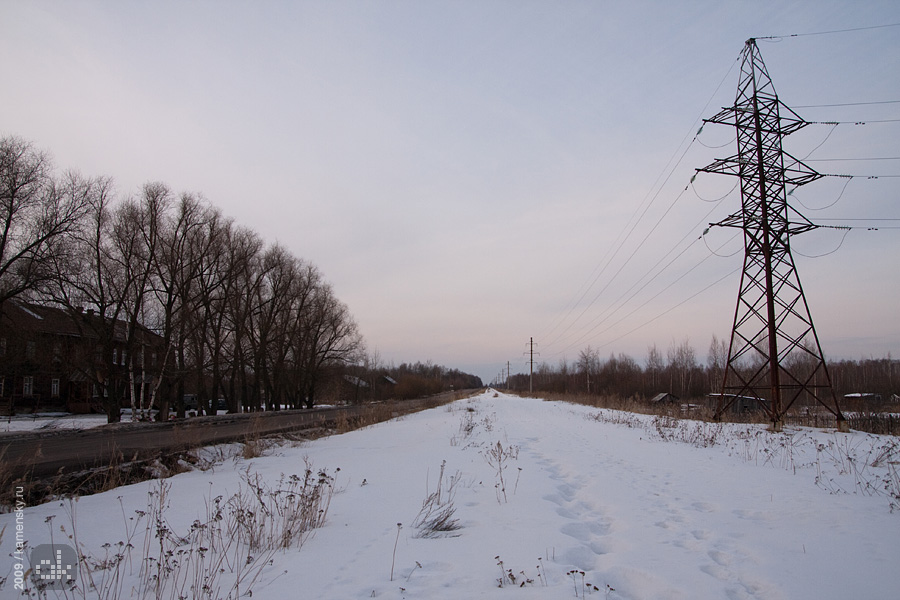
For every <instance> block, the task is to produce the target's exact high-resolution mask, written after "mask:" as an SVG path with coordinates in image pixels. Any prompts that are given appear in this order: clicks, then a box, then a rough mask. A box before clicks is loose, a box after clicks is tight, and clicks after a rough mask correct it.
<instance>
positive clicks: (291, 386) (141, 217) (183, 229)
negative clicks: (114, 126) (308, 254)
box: [0, 137, 363, 421]
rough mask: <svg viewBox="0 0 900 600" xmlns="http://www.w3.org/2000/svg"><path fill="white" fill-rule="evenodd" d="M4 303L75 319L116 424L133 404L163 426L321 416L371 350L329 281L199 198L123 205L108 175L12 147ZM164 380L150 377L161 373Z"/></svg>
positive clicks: (0, 143)
mask: <svg viewBox="0 0 900 600" xmlns="http://www.w3.org/2000/svg"><path fill="white" fill-rule="evenodd" d="M0 221H2V223H0V227H2V233H0V235H2V237H0V305H2V303H3V302H4V301H8V300H10V299H12V298H21V299H24V300H28V301H31V302H43V303H52V304H54V305H57V306H62V307H64V308H66V309H67V310H68V311H70V313H71V314H72V315H73V317H74V321H75V322H76V323H77V324H78V326H79V327H80V328H82V329H83V333H84V335H86V336H88V337H90V338H92V339H95V340H96V342H97V343H96V346H97V356H89V357H85V361H84V362H83V365H85V368H84V369H83V370H84V373H85V376H87V377H89V379H90V380H91V381H93V383H94V384H95V385H96V386H98V387H99V388H100V389H102V390H103V396H104V398H105V400H104V405H105V409H106V412H107V414H108V418H109V420H110V421H114V420H118V418H119V406H120V403H121V402H122V401H123V400H125V399H126V398H127V399H130V401H131V403H132V406H133V408H134V409H135V410H136V411H139V412H140V411H143V410H144V409H146V408H147V407H149V406H150V405H151V404H155V405H157V406H159V407H160V409H161V412H162V414H163V415H165V414H167V413H168V411H169V409H170V407H171V408H174V409H175V410H178V411H182V412H183V410H184V407H183V404H182V399H183V398H184V396H185V393H191V394H195V395H196V397H197V401H198V404H199V409H200V410H201V411H204V412H206V411H210V410H212V411H214V410H215V403H216V402H217V401H218V399H219V398H222V399H224V401H225V403H226V404H227V408H228V410H229V411H239V410H260V409H263V408H265V409H269V410H273V409H278V408H279V407H282V406H289V407H300V406H306V407H311V406H312V405H313V404H314V403H315V401H316V396H317V391H318V390H319V389H320V384H321V382H322V379H323V377H325V376H326V375H327V374H328V373H329V372H330V371H331V370H333V369H334V368H335V367H336V366H339V365H342V364H346V363H350V362H353V361H355V360H356V359H357V358H358V357H359V356H360V355H361V353H362V352H363V341H362V338H361V336H360V334H359V332H358V329H357V326H356V323H355V321H354V319H353V317H352V316H351V314H350V312H349V310H348V309H347V307H346V306H345V305H344V304H343V303H342V302H340V301H339V300H338V299H337V298H336V296H335V294H334V291H333V290H332V288H331V287H330V285H329V284H328V283H327V282H325V281H324V279H323V277H322V275H321V273H320V272H319V270H318V269H317V268H316V267H315V266H314V265H312V264H310V263H308V262H306V261H304V260H302V259H300V258H297V257H295V256H293V255H292V254H291V253H290V252H289V251H288V250H287V249H286V248H284V247H283V246H280V245H278V244H268V245H267V244H266V243H264V241H263V240H262V239H261V238H260V236H259V235H258V234H257V233H256V232H254V231H252V230H250V229H248V228H246V227H242V226H240V225H237V224H236V223H234V221H233V220H231V219H229V218H227V217H225V216H223V214H222V213H221V211H220V210H219V209H217V208H215V207H213V206H211V205H209V204H208V203H206V202H205V201H203V200H202V199H201V198H199V197H197V196H196V195H193V194H187V193H185V194H181V195H176V194H174V193H173V192H172V191H171V190H169V189H168V187H167V186H165V185H164V184H162V183H148V184H146V185H145V186H144V187H143V188H142V190H141V191H140V193H139V194H138V195H136V196H134V197H129V198H124V199H120V198H118V197H117V195H116V193H115V190H114V186H113V182H112V180H110V179H108V178H85V177H82V176H80V175H77V174H73V173H66V174H64V175H62V176H57V175H55V173H54V172H53V169H52V166H51V164H50V160H49V158H48V157H47V155H46V154H44V153H42V152H39V151H36V150H35V149H34V148H33V147H32V145H31V144H30V143H28V142H26V141H23V140H21V139H18V138H13V137H7V138H2V139H0ZM151 373H153V374H156V376H152V377H151V376H150V374H151Z"/></svg>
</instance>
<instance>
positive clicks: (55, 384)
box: [50, 379, 59, 398]
mask: <svg viewBox="0 0 900 600" xmlns="http://www.w3.org/2000/svg"><path fill="white" fill-rule="evenodd" d="M50 395H51V396H52V397H54V398H59V379H51V380H50Z"/></svg>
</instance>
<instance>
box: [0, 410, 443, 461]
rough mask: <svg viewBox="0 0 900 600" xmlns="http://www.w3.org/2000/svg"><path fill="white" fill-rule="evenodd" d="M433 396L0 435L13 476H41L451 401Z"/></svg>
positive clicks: (0, 454) (0, 449)
mask: <svg viewBox="0 0 900 600" xmlns="http://www.w3.org/2000/svg"><path fill="white" fill-rule="evenodd" d="M455 397H458V396H455V395H453V394H452V393H446V394H440V395H438V396H433V397H430V398H423V399H418V400H410V401H403V402H391V403H387V404H369V405H361V406H347V407H338V408H317V409H312V410H287V411H279V412H272V413H251V414H237V415H220V416H215V417H199V418H193V419H185V420H182V421H170V422H167V423H117V424H112V425H105V426H103V427H97V428H94V429H85V430H79V431H58V432H51V433H27V434H4V435H2V436H0V460H2V462H3V466H4V469H5V470H7V471H8V473H9V474H11V476H12V478H13V479H17V478H20V477H23V476H24V477H28V478H29V479H39V478H42V477H47V476H51V475H56V474H59V473H73V472H77V471H83V470H86V469H91V468H96V467H103V466H107V465H109V464H111V463H115V462H122V461H133V460H143V459H147V458H152V457H154V456H158V455H160V454H166V453H174V452H179V451H183V450H186V449H188V448H190V447H195V446H203V445H210V444H216V443H224V442H229V441H235V440H243V439H247V437H248V436H265V435H272V434H276V433H283V432H287V431H296V430H303V429H312V428H317V427H330V426H334V425H335V424H339V423H342V422H347V423H353V422H354V421H356V422H360V421H362V422H370V423H374V422H378V421H385V420H387V419H390V418H392V417H395V416H398V415H400V414H408V413H410V412H415V411H418V410H423V409H426V408H432V407H434V406H439V405H441V404H444V403H446V402H450V401H452V400H453V399H454V398H455Z"/></svg>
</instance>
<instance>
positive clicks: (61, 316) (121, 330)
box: [0, 299, 156, 340]
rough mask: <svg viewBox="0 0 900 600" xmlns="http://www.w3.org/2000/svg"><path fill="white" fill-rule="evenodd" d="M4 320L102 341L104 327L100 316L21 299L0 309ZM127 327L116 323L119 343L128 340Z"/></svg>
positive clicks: (29, 328)
mask: <svg viewBox="0 0 900 600" xmlns="http://www.w3.org/2000/svg"><path fill="white" fill-rule="evenodd" d="M0 319H2V320H0V325H4V326H7V327H10V328H12V329H18V330H24V331H32V332H35V333H44V334H52V335H61V336H71V337H82V338H91V339H95V338H97V337H99V336H98V335H97V330H98V329H99V327H100V326H101V322H100V318H99V316H97V315H96V314H95V313H94V311H92V310H87V311H84V312H82V311H79V312H72V311H70V310H67V309H63V308H59V307H56V306H46V305H41V304H32V303H27V302H23V301H21V300H18V299H11V300H7V301H6V302H4V303H3V304H2V305H0ZM126 327H127V324H126V323H125V322H124V321H122V320H118V321H117V322H116V328H115V339H117V340H124V339H125V331H126ZM139 327H140V328H142V329H144V331H145V332H147V333H149V334H150V335H154V336H155V335H156V334H154V333H153V332H152V331H150V330H149V329H146V328H145V327H143V326H139Z"/></svg>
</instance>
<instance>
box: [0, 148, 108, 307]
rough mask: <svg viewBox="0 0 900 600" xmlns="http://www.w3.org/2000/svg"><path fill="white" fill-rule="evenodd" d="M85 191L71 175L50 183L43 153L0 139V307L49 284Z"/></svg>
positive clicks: (86, 185) (82, 208)
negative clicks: (10, 300)
mask: <svg viewBox="0 0 900 600" xmlns="http://www.w3.org/2000/svg"><path fill="white" fill-rule="evenodd" d="M91 187H92V184H91V182H90V181H88V180H85V179H83V178H81V177H79V176H77V175H75V174H71V173H70V174H66V175H65V176H64V177H63V178H62V179H61V180H59V181H55V180H54V179H53V177H52V170H51V165H50V159H49V158H48V156H47V155H46V154H44V153H42V152H38V151H36V150H35V149H34V148H33V147H32V145H31V144H30V143H28V142H26V141H24V140H21V139H19V138H15V137H5V138H0V305H2V304H3V302H4V301H6V300H8V299H9V298H14V297H17V296H20V295H23V294H28V293H30V292H34V291H36V290H37V289H38V288H40V287H41V286H43V285H46V284H48V283H50V282H51V281H52V280H53V277H54V275H55V269H54V266H55V264H56V263H58V262H59V261H60V260H62V258H63V256H62V255H63V254H65V253H66V252H67V251H68V249H69V246H68V244H67V238H68V237H69V236H71V235H72V233H73V232H74V231H76V229H77V227H78V226H79V223H80V221H81V220H82V219H83V218H84V216H85V214H86V212H87V210H88V207H89V204H90V192H91Z"/></svg>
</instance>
